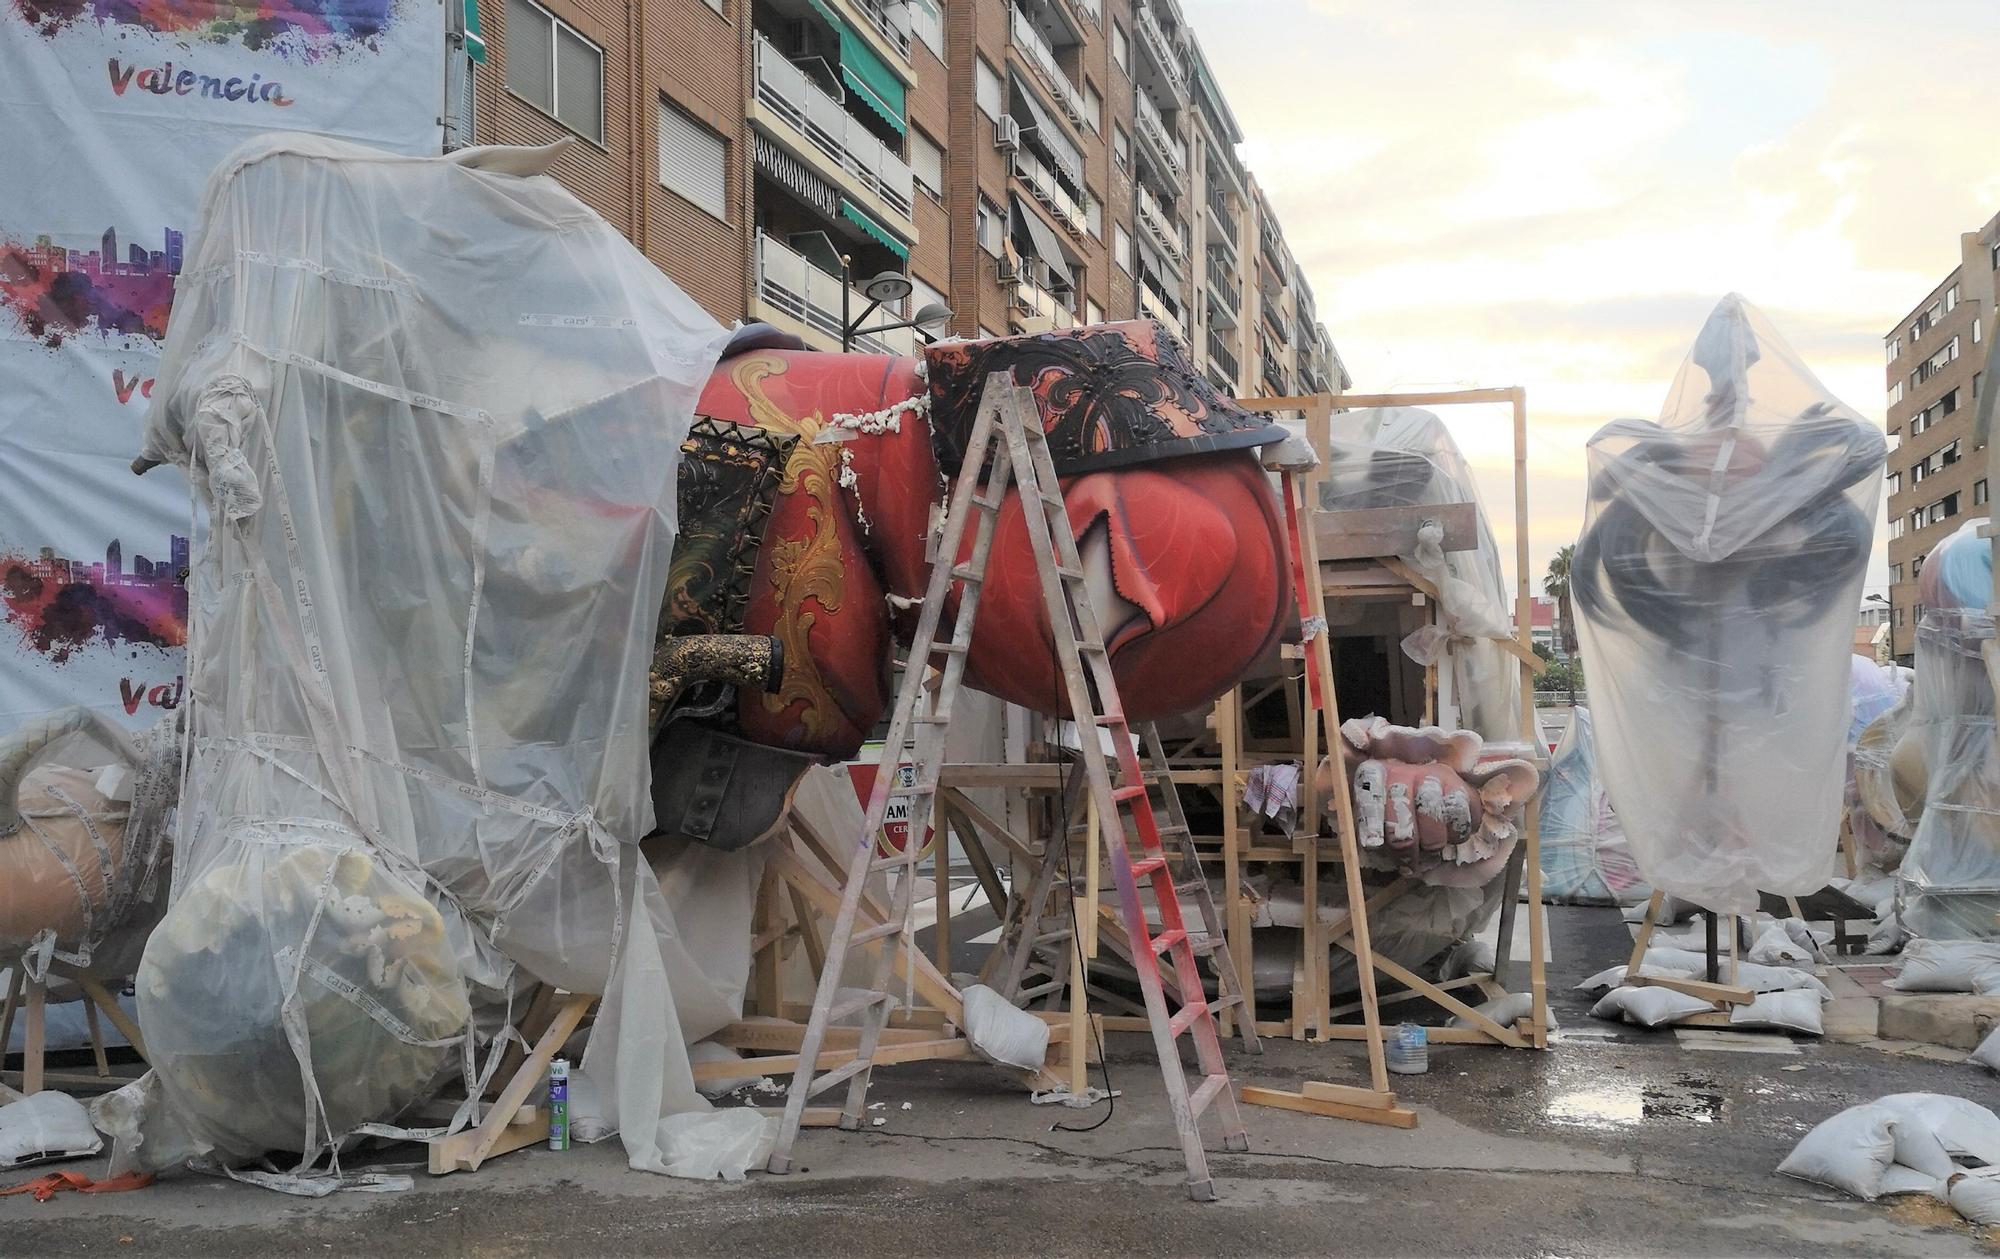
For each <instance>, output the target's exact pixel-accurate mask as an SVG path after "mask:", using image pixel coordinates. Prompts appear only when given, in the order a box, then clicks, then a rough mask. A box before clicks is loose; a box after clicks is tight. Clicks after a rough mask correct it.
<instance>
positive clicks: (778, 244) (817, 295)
mask: <svg viewBox="0 0 2000 1259" xmlns="http://www.w3.org/2000/svg"><path fill="white" fill-rule="evenodd" d="M848 298H849V300H850V302H851V303H852V306H851V309H852V311H853V313H855V314H859V313H861V312H862V311H863V310H866V309H867V308H868V299H867V298H866V297H864V296H862V294H861V293H860V291H859V290H855V289H849V290H848ZM757 299H758V300H759V301H760V302H762V303H763V304H764V305H765V306H766V307H769V308H770V309H771V310H773V311H776V312H777V313H779V314H781V315H784V316H786V317H787V318H790V319H792V320H795V321H796V322H798V323H802V324H804V325H805V326H806V327H807V328H809V329H811V330H812V331H814V332H817V333H820V334H821V335H822V336H824V337H826V338H828V339H829V340H830V341H831V342H832V344H833V345H835V346H838V345H839V343H840V332H841V326H840V277H839V276H837V275H829V274H827V273H826V272H825V271H822V270H820V269H819V268H818V267H816V266H814V265H813V264H812V263H811V262H808V261H807V260H806V257H805V255H803V254H801V253H799V252H798V251H797V250H795V249H793V248H792V247H791V246H789V245H787V244H785V242H783V241H781V240H778V239H777V238H776V237H772V236H766V235H765V234H764V233H762V232H759V233H757ZM891 322H893V320H891ZM854 348H855V349H856V350H859V351H862V352H864V353H868V354H915V353H916V352H917V334H916V332H915V331H914V330H912V329H909V328H898V329H897V330H895V331H894V332H883V333H877V334H875V335H872V336H863V337H856V338H855V339H854Z"/></svg>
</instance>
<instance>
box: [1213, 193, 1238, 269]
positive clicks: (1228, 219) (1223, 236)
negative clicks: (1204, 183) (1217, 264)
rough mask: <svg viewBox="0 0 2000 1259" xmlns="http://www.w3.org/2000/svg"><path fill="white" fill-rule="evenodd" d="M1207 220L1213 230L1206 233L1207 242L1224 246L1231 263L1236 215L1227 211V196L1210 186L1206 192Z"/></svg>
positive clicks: (1234, 254) (1233, 259)
mask: <svg viewBox="0 0 2000 1259" xmlns="http://www.w3.org/2000/svg"><path fill="white" fill-rule="evenodd" d="M1207 204H1208V222H1209V225H1210V226H1211V227H1213V228H1214V229H1215V230H1214V231H1212V232H1210V233H1209V234H1208V241H1209V244H1211V245H1215V244H1221V245H1224V246H1226V249H1225V252H1226V253H1227V254H1228V255H1229V260H1230V262H1231V263H1234V262H1235V261H1236V240H1237V237H1236V216H1235V215H1233V214H1231V213H1230V212H1229V198H1228V197H1226V196H1224V195H1223V194H1222V190H1221V189H1220V188H1211V189H1209V193H1208V201H1207Z"/></svg>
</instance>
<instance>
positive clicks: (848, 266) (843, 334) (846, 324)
mask: <svg viewBox="0 0 2000 1259" xmlns="http://www.w3.org/2000/svg"><path fill="white" fill-rule="evenodd" d="M853 275H854V259H852V258H850V257H848V256H847V255H846V254H842V255H840V352H841V353H842V354H845V353H847V352H848V351H849V350H851V349H853V348H854V320H853V318H852V314H851V311H850V307H851V306H852V304H853V293H854V285H853V283H852V280H853Z"/></svg>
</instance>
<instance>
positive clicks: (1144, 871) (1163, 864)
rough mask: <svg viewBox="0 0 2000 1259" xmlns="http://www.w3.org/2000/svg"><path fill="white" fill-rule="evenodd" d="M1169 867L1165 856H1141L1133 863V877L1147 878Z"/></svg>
mask: <svg viewBox="0 0 2000 1259" xmlns="http://www.w3.org/2000/svg"><path fill="white" fill-rule="evenodd" d="M1166 868H1167V859H1166V858H1165V857H1141V858H1140V859H1139V860H1137V861H1135V862H1133V863H1132V877H1133V878H1135V879H1147V878H1151V877H1152V876H1153V875H1156V874H1158V873H1159V872H1160V871H1162V870H1164V869H1166Z"/></svg>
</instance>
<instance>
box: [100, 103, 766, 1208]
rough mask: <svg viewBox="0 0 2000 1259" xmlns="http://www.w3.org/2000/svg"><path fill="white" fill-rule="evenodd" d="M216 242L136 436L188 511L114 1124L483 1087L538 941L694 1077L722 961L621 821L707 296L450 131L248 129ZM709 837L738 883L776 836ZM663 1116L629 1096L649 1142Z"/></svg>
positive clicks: (543, 960)
mask: <svg viewBox="0 0 2000 1259" xmlns="http://www.w3.org/2000/svg"><path fill="white" fill-rule="evenodd" d="M197 242H198V243H197V246H196V248H195V250H194V252H193V253H192V255H191V257H190V259H189V262H188V265H187V268H186V270H185V271H184V272H183V274H182V275H181V277H180V281H179V286H178V293H177V297H176V301H175V309H174V318H173V321H172V324H171V326H170V328H169V332H168V338H167V344H166V347H165V352H164V358H163V361H162V363H161V368H160V372H159V383H158V385H157V387H156V389H155V392H154V395H153V405H152V410H151V412H150V413H149V416H148V423H147V430H146V438H145V449H144V453H145V455H146V457H148V458H150V459H153V460H171V461H174V462H176V463H179V464H181V465H183V466H184V467H186V469H187V471H188V477H189V483H190V484H191V485H192V486H193V487H194V493H195V497H196V500H197V502H196V507H197V511H198V512H199V513H200V515H201V516H202V517H203V518H204V519H203V520H202V527H201V528H199V529H198V530H197V531H196V538H197V543H198V546H197V549H196V553H195V562H194V566H193V573H192V575H191V578H190V608H191V614H190V629H189V635H190V637H189V647H188V666H187V667H188V674H189V686H188V689H189V695H190V699H191V704H190V710H189V711H190V712H191V717H190V720H191V723H192V724H191V727H190V729H191V747H190V749H189V766H188V771H187V777H186V780H185V789H184V792H183V800H184V801H185V804H184V807H183V808H182V810H181V815H180V816H181V823H180V825H181V829H180V833H179V835H178V839H177V843H178V849H177V856H176V860H175V864H174V869H173V894H172V900H171V903H170V907H169V909H168V912H167V915H166V918H165V921H164V922H163V923H162V925H161V927H160V928H159V930H158V931H156V932H155V933H154V935H153V937H152V939H151V940H150V941H149V942H148V945H147V948H146V953H145V958H144V961H143V962H142V964H141V967H140V971H139V976H138V1001H139V1012H140V1023H141V1026H142V1028H143V1029H144V1030H145V1033H146V1037H147V1040H148V1041H149V1046H148V1047H149V1050H150V1057H151V1061H152V1064H153V1067H154V1077H153V1078H151V1079H149V1080H148V1081H146V1082H145V1087H144V1088H139V1089H135V1090H134V1091H133V1092H132V1093H131V1094H129V1095H128V1096H127V1097H126V1098H125V1099H124V1103H121V1104H116V1105H114V1106H112V1107H111V1108H110V1111H109V1112H104V1111H101V1112H100V1113H101V1114H107V1115H111V1116H114V1117H115V1116H116V1115H118V1114H121V1113H125V1112H134V1111H135V1112H136V1115H133V1114H125V1118H126V1120H127V1122H125V1123H124V1124H123V1125H122V1129H121V1132H120V1134H119V1135H120V1136H121V1142H120V1156H121V1160H122V1162H123V1163H124V1165H126V1166H147V1167H160V1166H164V1165H166V1164H167V1163H169V1162H172V1161H177V1160H178V1159H180V1158H183V1157H190V1156H213V1157H215V1158H216V1159H218V1160H220V1161H225V1162H230V1161H241V1160H243V1159H247V1158H251V1157H255V1156H257V1155H259V1154H261V1153H263V1152H264V1151H266V1150H279V1151H292V1152H297V1153H299V1154H301V1155H302V1156H303V1160H302V1161H301V1163H300V1164H299V1166H300V1168H301V1170H304V1169H306V1168H308V1167H309V1166H310V1165H311V1164H312V1162H313V1160H314V1159H315V1157H316V1156H319V1155H321V1154H323V1153H325V1152H326V1151H329V1150H333V1151H335V1152H336V1153H337V1150H338V1146H339V1144H340V1143H341V1142H342V1140H343V1139H344V1138H345V1137H347V1136H348V1135H349V1134H351V1133H352V1132H354V1131H355V1130H356V1129H357V1128H359V1127H360V1126H362V1125H365V1124H379V1123H383V1122H385V1121H389V1120H392V1119H394V1118H395V1116H396V1115H397V1114H398V1112H399V1111H402V1110H403V1109H405V1108H407V1107H408V1106H409V1105H410V1104H411V1103H412V1102H415V1101H417V1100H419V1099H421V1098H423V1097H425V1096H427V1095H428V1094H429V1093H430V1092H432V1091H433V1090H434V1089H435V1088H436V1087H437V1083H438V1081H439V1080H441V1079H443V1078H449V1077H452V1076H456V1075H460V1074H463V1075H464V1076H466V1077H468V1083H469V1085H470V1086H471V1089H472V1092H473V1095H474V1096H476V1095H477V1089H478V1084H479V1079H478V1077H479V1076H481V1075H483V1074H484V1073H486V1072H490V1071H491V1070H492V1068H493V1066H494V1065H495V1064H497V1062H498V1059H499V1057H500V1052H499V1051H500V1049H501V1048H502V1047H503V1046H502V1045H501V1044H500V1043H498V1042H494V1043H491V1044H489V1045H487V1046H485V1052H484V1053H483V1055H482V1054H479V1053H476V1052H475V1050H476V1046H475V1037H474V1035H473V1031H472V1029H473V1028H474V1026H475V1024H477V1025H480V1026H488V1027H491V1026H498V1025H501V1024H504V1023H506V1022H509V1021H511V1020H509V1019H508V1018H507V1017H506V1015H507V1013H508V1011H509V1003H510V1000H511V998H512V997H513V996H514V995H516V994H517V993H518V990H519V986H520V985H521V984H522V983H523V982H524V981H525V980H526V979H527V978H528V977H532V978H534V979H539V980H541V981H543V982H545V983H549V984H554V985H558V986H560V987H562V988H565V989H567V990H569V991H573V992H584V993H605V994H606V1005H607V1007H609V1008H608V1010H607V1014H606V1017H607V1018H612V1017H614V1016H615V1017H617V1018H622V1019H623V1020H624V1022H623V1023H622V1025H620V1026H619V1027H618V1028H617V1032H616V1035H615V1036H613V1037H610V1038H609V1039H611V1040H613V1041H614V1042H615V1044H616V1046H617V1047H618V1050H619V1054H618V1068H619V1075H620V1077H621V1079H624V1078H632V1079H638V1078H642V1077H647V1076H655V1075H656V1076H659V1077H660V1078H661V1079H662V1080H663V1081H665V1083H664V1084H656V1086H655V1087H654V1088H653V1090H652V1093H651V1098H650V1101H651V1103H652V1104H656V1105H658V1106H660V1107H661V1108H662V1110H663V1111H664V1110H665V1109H670V1108H674V1107H681V1108H684V1109H695V1108H698V1107H700V1106H702V1105H703V1103H701V1102H700V1101H699V1099H698V1097H697V1095H696V1094H695V1092H694V1090H693V1088H692V1084H691V1081H689V1080H687V1079H686V1066H685V1055H684V1054H681V1055H679V1056H678V1060H677V1061H676V1060H674V1059H673V1057H672V1055H671V1053H670V1051H669V1050H668V1049H666V1048H665V1047H663V1043H662V1042H663V1041H665V1040H669V1039H672V1040H675V1041H676V1043H678V1040H679V1038H680V1037H681V1036H682V1035H683V1033H685V1035H686V1037H687V1038H688V1039H699V1038H700V1037H702V1036H705V1035H707V1034H709V1033H710V1032H711V1031H713V1030H714V1028H713V1027H712V1026H709V1027H698V1028H694V1029H692V1030H689V1029H686V1028H676V1027H675V1026H674V1025H673V1007H675V1006H680V1007H683V1008H688V1009H700V1010H701V1011H702V1014H701V1017H700V1021H701V1022H703V1023H714V1022H715V1021H716V1019H717V1018H722V1019H726V1018H727V1017H729V1015H728V1013H727V1011H726V1010H718V1008H717V1007H721V1006H725V1005H726V1004H727V1000H728V997H729V995H730V994H729V993H728V992H727V991H718V992H716V993H702V992H687V991H677V990H674V989H673V988H672V987H671V985H672V984H674V983H680V982H686V983H688V984H691V985H696V986H699V985H700V984H701V983H702V982H703V976H702V973H701V969H700V968H699V967H697V966H693V965H687V964H682V965H678V966H677V965H675V959H676V958H677V957H679V956H680V955H682V954H684V953H686V952H688V951H689V950H698V949H699V947H700V946H701V944H702V943H703V942H702V941H699V940H698V939H695V938H692V937H690V938H688V939H682V938H681V937H680V935H679V933H678V931H677V929H676V925H675V922H674V920H673V916H674V913H675V906H674V904H673V903H672V902H671V901H670V899H669V898H668V897H666V896H663V894H662V892H661V889H660V887H659V885H658V880H657V878H656V876H655V875H654V872H653V870H652V869H651V868H650V866H649V865H648V864H647V863H646V862H645V861H643V860H642V859H641V858H640V856H639V852H638V848H637V841H638V840H639V838H640V837H641V836H643V835H644V834H646V833H647V832H648V831H649V830H650V829H651V828H652V824H653V817H652V809H651V802H650V798H649V781H650V779H649V773H648V764H647V759H646V758H647V742H648V733H649V732H648V730H647V727H646V682H647V669H648V660H649V654H650V648H651V644H652V639H653V630H654V626H655V622H656V619H657V614H658V608H659V604H660V599H661V594H662V590H663V588H664V586H665V580H666V571H667V566H668V560H669V554H670V551H671V548H672V542H673V537H674V524H675V521H674V504H675V474H676V469H677V466H678V459H679V446H680V443H681V441H682V440H683V439H684V437H685V435H686V432H687V428H688V425H689V423H690V421H691V417H692V412H693V406H694V401H695V398H696V396H697V392H698V390H699V389H700V387H701V385H702V383H703V381H704V380H705V378H706V377H707V375H708V373H709V371H710V370H711V368H712V367H713V365H714V363H715V360H716V358H717V356H718V355H719V353H720V351H721V348H722V346H723V344H724V342H725V339H726V334H725V332H724V330H723V329H722V328H721V327H719V326H718V325H717V324H716V323H715V322H714V321H713V320H712V319H710V318H709V317H708V316H707V315H706V314H704V313H703V312H702V310H701V309H700V308H699V307H698V306H697V305H696V304H695V303H694V301H693V300H692V299H690V298H689V297H687V295H685V294H684V293H682V292H681V291H680V290H679V289H678V288H676V287H675V286H674V285H673V284H672V283H671V282H670V281H669V280H668V279H667V278H666V277H665V276H664V275H663V274H662V273H661V272H660V271H659V270H658V269H657V268H656V267H654V266H653V265H652V264H651V263H650V262H649V261H648V260H647V259H645V258H644V257H643V256H641V255H640V254H639V253H638V252H637V251H636V250H634V249H633V248H632V246H631V245H630V244H629V243H627V242H626V241H625V240H624V239H623V238H622V237H621V236H619V234H618V233H617V232H616V231H614V230H613V229H612V228H611V227H610V226H609V225H607V224H606V223H605V222H604V221H603V220H601V219H600V218H598V217H597V216H596V215H595V214H594V213H592V212H591V211H590V210H589V209H588V208H587V207H585V206H584V205H583V204H582V203H580V202H578V201H577V200H576V199H575V198H574V197H572V196H571V195H570V194H569V193H568V192H566V191H564V190H563V189H562V188H561V187H560V186H559V185H557V184H556V183H555V182H554V181H552V180H550V179H547V178H542V177H522V176H518V175H514V174H508V173H504V172H503V171H501V170H497V169H491V170H489V169H481V168H478V167H476V166H474V165H472V164H469V163H468V162H466V161H465V160H463V155H461V158H460V159H458V160H453V159H424V158H403V157H392V156H389V155H386V154H382V153H379V152H376V151H373V150H369V149H365V148H361V147H358V146H354V145H348V144H343V143H338V142H334V141H330V140H325V139H321V138H315V137H306V136H287V135H275V136H266V137H262V138H260V139H258V140H255V141H252V142H250V143H248V144H246V145H244V146H243V147H242V148H240V149H238V150H237V151H236V152H235V153H234V154H232V155H231V157H230V158H228V159H226V160H225V161H224V163H223V164H222V165H221V166H220V167H219V168H218V169H217V171H216V173H215V174H214V175H213V176H212V177H211V180H210V183H209V186H208V189H207V192H206V195H205V197H204V201H203V207H202V213H201V219H200V223H199V231H198V236H197ZM720 864H723V865H726V866H728V868H727V869H723V870H720V871H717V872H715V873H714V877H715V878H717V879H718V880H719V881H720V882H721V883H722V884H723V885H725V890H727V887H728V885H730V884H734V885H736V887H737V891H736V892H734V893H731V894H732V895H735V896H736V898H737V899H736V900H735V901H734V902H733V903H737V904H743V903H747V899H746V898H745V897H744V895H743V894H742V893H741V892H740V886H741V884H742V883H743V881H744V880H745V879H746V878H752V879H754V877H755V873H754V870H749V869H748V863H747V862H738V863H735V864H734V865H729V863H720ZM704 896H705V894H704V893H702V892H701V891H700V889H696V890H695V892H694V893H692V894H690V895H686V896H683V897H682V900H683V902H693V903H697V904H698V903H700V902H701V901H702V900H703V899H704ZM724 899H725V902H726V903H727V898H724ZM704 921H707V920H704ZM741 933H742V939H741V941H740V943H738V942H736V940H735V937H734V936H733V935H731V934H729V933H728V932H723V933H722V934H720V935H719V936H718V937H717V939H716V940H715V942H714V944H713V946H712V947H713V948H715V949H716V950H718V951H728V950H731V949H733V948H740V949H741V950H743V951H744V952H746V953H747V949H748V935H747V914H746V916H745V921H744V923H743V924H742V926H741ZM639 965H643V966H644V967H645V979H644V981H643V982H635V980H634V978H633V976H632V975H631V974H629V973H626V968H628V967H630V966H639ZM517 967H518V968H519V971H518V973H517V971H516V968H517ZM640 990H643V992H642V991H640ZM635 994H636V995H635ZM740 994H741V989H740V985H739V986H738V987H737V988H736V990H735V994H734V995H735V996H736V998H738V999H740ZM627 998H630V1000H628V1001H626V1003H625V1004H624V1005H620V1001H621V1000H625V999H627ZM640 998H643V999H640ZM512 1013H515V1014H518V1013H519V1010H518V1009H517V1008H516V1009H513V1010H512ZM496 1016H497V1017H496ZM635 1021H636V1022H635ZM640 1022H643V1023H644V1024H645V1025H644V1026H640V1025H638V1023H640ZM633 1096H639V1094H633ZM125 1103H129V1104H125ZM464 1119H465V1109H464V1108H462V1109H461V1113H460V1116H459V1119H458V1122H461V1123H462V1122H464ZM659 1119H660V1115H659V1114H654V1115H652V1116H649V1117H645V1121H644V1122H639V1121H638V1117H636V1116H634V1115H632V1114H629V1113H628V1114H621V1115H620V1116H619V1120H620V1123H621V1126H622V1127H624V1128H625V1129H626V1130H627V1131H628V1132H630V1131H635V1130H638V1131H643V1132H644V1133H645V1137H644V1145H645V1147H646V1149H647V1151H648V1156H649V1157H650V1156H651V1153H652V1146H653V1144H654V1141H655V1138H654V1130H655V1129H656V1128H657V1127H658V1123H659Z"/></svg>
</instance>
